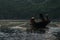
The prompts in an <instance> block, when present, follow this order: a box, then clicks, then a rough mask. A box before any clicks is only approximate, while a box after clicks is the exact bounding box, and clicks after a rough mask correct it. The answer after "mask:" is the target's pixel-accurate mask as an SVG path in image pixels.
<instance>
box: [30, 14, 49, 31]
mask: <svg viewBox="0 0 60 40" xmlns="http://www.w3.org/2000/svg"><path fill="white" fill-rule="evenodd" d="M40 20H42V21H39V22H36V21H35V19H34V18H33V19H31V21H30V22H31V24H30V25H31V31H32V30H33V31H36V30H39V31H44V30H45V29H48V27H46V26H47V25H48V24H49V23H50V20H49V19H48V16H47V15H46V16H45V18H44V16H43V14H40Z"/></svg>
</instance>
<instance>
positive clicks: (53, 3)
mask: <svg viewBox="0 0 60 40" xmlns="http://www.w3.org/2000/svg"><path fill="white" fill-rule="evenodd" d="M40 13H43V14H46V13H48V14H49V17H51V18H52V19H59V18H60V0H0V19H30V18H31V17H32V16H35V17H38V15H39V14H40Z"/></svg>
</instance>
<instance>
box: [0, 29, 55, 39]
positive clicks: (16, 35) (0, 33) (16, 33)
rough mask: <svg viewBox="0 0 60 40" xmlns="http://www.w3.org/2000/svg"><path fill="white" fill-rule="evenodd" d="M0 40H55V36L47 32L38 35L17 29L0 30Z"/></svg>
mask: <svg viewBox="0 0 60 40" xmlns="http://www.w3.org/2000/svg"><path fill="white" fill-rule="evenodd" d="M0 40H55V36H53V35H52V34H51V32H47V31H46V33H45V34H40V33H31V32H29V33H27V31H21V30H18V29H5V30H4V29H3V30H0Z"/></svg>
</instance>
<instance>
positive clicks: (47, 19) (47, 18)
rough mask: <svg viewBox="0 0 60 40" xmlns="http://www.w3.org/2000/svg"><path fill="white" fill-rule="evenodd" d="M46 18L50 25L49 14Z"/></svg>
mask: <svg viewBox="0 0 60 40" xmlns="http://www.w3.org/2000/svg"><path fill="white" fill-rule="evenodd" d="M45 17H46V18H45V19H46V21H48V23H50V20H49V17H48V14H46V15H45Z"/></svg>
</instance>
